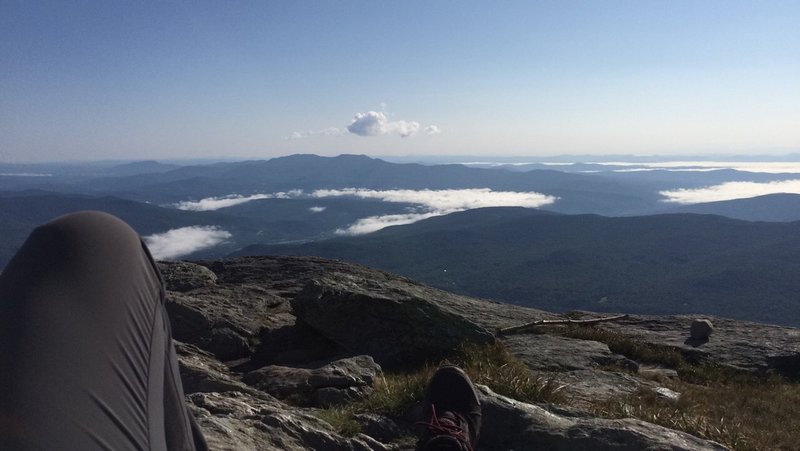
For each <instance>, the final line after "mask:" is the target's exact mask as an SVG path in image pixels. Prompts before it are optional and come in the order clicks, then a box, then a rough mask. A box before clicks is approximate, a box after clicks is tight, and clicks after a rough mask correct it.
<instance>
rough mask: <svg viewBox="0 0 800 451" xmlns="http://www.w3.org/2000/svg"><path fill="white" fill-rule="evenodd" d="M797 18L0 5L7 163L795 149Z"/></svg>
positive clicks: (717, 12)
mask: <svg viewBox="0 0 800 451" xmlns="http://www.w3.org/2000/svg"><path fill="white" fill-rule="evenodd" d="M798 23H800V2H797V1H784V2H780V1H752V2H740V1H730V0H726V1H714V0H704V1H594V2H592V1H580V2H578V1H548V2H541V1H519V2H516V1H503V2H488V1H487V2H470V1H435V2H429V1H427V2H416V1H404V2H391V3H390V2H375V1H349V2H323V1H319V2H310V1H271V2H261V1H258V2H256V1H253V2H243V1H229V2H219V1H208V2H194V1H193V2H121V1H97V2H91V1H76V2H63V1H53V2H37V1H26V0H23V1H13V0H0V62H2V66H1V67H2V70H1V71H0V161H23V160H24V161H31V160H74V159H79V160H81V159H128V158H184V157H191V158H216V157H249V158H254V157H255V158H270V157H273V156H277V155H285V154H290V153H300V152H304V153H305V152H308V153H317V154H321V155H335V154H339V153H366V154H370V155H376V156H381V155H395V156H397V155H456V154H460V155H486V156H500V155H520V156H544V155H557V154H565V153H571V154H603V153H606V154H607V153H632V154H664V155H671V154H699V153H717V154H731V153H751V154H759V153H769V154H780V153H788V152H797V151H800V26H798ZM356 118H358V119H357V120H356ZM403 136H405V137H403Z"/></svg>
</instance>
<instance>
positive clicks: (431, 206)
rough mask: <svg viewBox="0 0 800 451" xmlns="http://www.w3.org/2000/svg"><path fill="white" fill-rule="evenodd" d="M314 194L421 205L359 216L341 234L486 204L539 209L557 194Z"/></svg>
mask: <svg viewBox="0 0 800 451" xmlns="http://www.w3.org/2000/svg"><path fill="white" fill-rule="evenodd" d="M311 195H312V196H313V197H318V198H324V197H343V196H352V197H359V198H362V199H378V200H381V201H384V202H399V203H410V204H417V205H420V206H421V211H415V212H409V213H407V214H400V215H397V214H395V215H382V216H370V217H367V218H363V219H359V220H358V221H357V222H355V223H354V224H352V225H350V226H349V227H347V228H345V229H339V230H337V231H336V233H338V234H340V235H361V234H364V233H370V232H375V231H377V230H380V229H382V228H384V227H389V226H393V225H403V224H411V223H413V222H417V221H420V220H422V219H427V218H431V217H433V216H442V215H446V214H450V213H455V212H458V211H464V210H470V209H473V208H484V207H526V208H538V207H541V206H544V205H548V204H552V203H553V202H555V201H556V197H554V196H548V195H546V194H542V193H536V192H516V191H492V190H491V189H489V188H475V189H447V190H428V189H425V190H383V191H379V190H369V189H361V188H345V189H331V190H317V191H314V192H313V193H312V194H311Z"/></svg>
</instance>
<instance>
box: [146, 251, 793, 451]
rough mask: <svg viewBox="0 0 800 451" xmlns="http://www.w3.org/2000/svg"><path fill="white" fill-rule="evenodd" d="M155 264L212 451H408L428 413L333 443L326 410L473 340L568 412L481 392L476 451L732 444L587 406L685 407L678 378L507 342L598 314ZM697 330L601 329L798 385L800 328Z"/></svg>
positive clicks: (255, 271)
mask: <svg viewBox="0 0 800 451" xmlns="http://www.w3.org/2000/svg"><path fill="white" fill-rule="evenodd" d="M160 269H161V272H162V274H163V276H164V280H165V282H166V285H167V300H166V302H167V304H166V305H167V309H168V312H169V315H170V319H171V322H172V330H173V335H174V338H175V340H176V348H177V352H178V358H179V361H180V366H181V375H182V378H183V384H184V389H185V391H186V398H187V403H188V404H189V406H190V408H191V410H192V411H193V412H194V414H195V416H196V417H197V420H198V423H199V425H200V427H201V428H202V429H203V431H204V433H205V436H206V438H207V440H208V442H209V445H210V446H211V448H212V449H218V450H251V449H252V450H256V449H258V450H264V449H281V450H295V449H296V450H305V449H313V450H392V449H413V440H410V439H409V437H410V436H413V434H414V430H413V422H414V421H416V420H419V419H420V418H415V416H416V415H418V411H419V406H415V407H411V408H409V410H408V411H407V412H400V413H398V414H396V415H381V414H379V413H370V412H365V413H360V414H358V415H356V421H357V422H358V424H359V426H358V429H357V430H356V431H352V433H340V432H338V430H337V429H336V428H334V427H333V426H332V425H331V424H329V423H328V422H326V421H324V420H323V419H322V418H324V416H322V415H319V412H320V411H321V409H325V408H329V407H331V406H346V405H348V403H353V402H358V401H359V400H363V399H366V398H368V397H370V396H371V395H372V393H373V391H374V390H375V385H376V382H377V381H379V380H380V379H381V378H382V377H383V374H384V372H388V371H401V370H407V369H409V368H415V367H421V366H423V365H425V364H430V363H433V364H435V363H436V362H439V361H441V359H443V358H446V357H447V356H448V355H449V353H451V352H453V350H454V349H456V348H458V347H459V346H462V345H464V344H466V343H474V344H482V343H495V342H497V341H499V342H501V343H502V345H503V346H504V348H505V349H507V350H508V351H509V352H510V354H511V355H513V356H514V357H515V358H517V359H518V360H519V361H520V362H522V363H523V364H524V365H525V366H527V367H528V368H529V369H530V370H531V371H533V372H534V373H536V374H542V375H546V376H547V377H549V378H551V380H552V381H554V383H556V384H558V386H559V389H561V390H562V392H563V395H564V396H565V397H567V398H568V399H569V400H570V402H569V403H568V404H569V405H560V404H553V403H546V404H531V403H525V402H521V401H519V400H515V399H512V398H509V397H507V396H502V395H500V394H497V393H495V392H494V391H492V389H490V388H489V387H488V386H485V385H479V392H480V396H481V402H482V405H483V428H482V430H481V440H480V443H479V448H478V449H480V450H509V449H514V450H526V449H531V450H533V449H537V450H538V449H554V450H640V449H647V450H722V449H726V448H725V447H724V446H722V445H720V444H718V443H715V442H712V441H708V440H704V439H701V438H698V437H695V436H693V435H690V434H688V433H685V432H679V431H676V430H672V429H669V428H666V427H662V426H658V425H655V424H651V423H647V422H645V421H641V420H636V419H632V418H616V419H614V418H601V417H599V416H597V415H596V414H594V413H592V411H591V409H589V408H588V406H589V405H591V403H593V402H597V401H598V400H602V399H611V398H613V397H615V396H620V395H626V394H633V393H641V392H643V391H644V392H651V393H653V394H656V395H657V396H660V397H664V398H667V399H677V398H678V397H680V393H676V392H674V391H672V390H670V389H669V388H666V387H664V386H663V385H662V383H661V382H659V381H663V380H668V379H670V378H675V377H678V375H677V372H676V371H675V369H674V368H669V367H667V366H664V365H652V364H650V363H647V362H642V361H637V360H636V359H635V358H632V357H630V356H628V357H626V356H623V355H620V354H617V353H614V352H612V350H611V348H609V345H608V344H606V343H603V342H601V341H599V340H591V339H586V338H585V337H584V338H580V337H575V336H567V335H568V334H564V333H561V332H558V331H555V332H548V331H550V330H551V329H549V328H536V327H533V329H541V330H536V331H535V332H536V333H532V332H531V331H528V332H525V333H515V334H509V335H505V334H499V333H498V331H500V330H501V329H503V328H508V327H511V326H518V325H521V324H525V323H534V322H539V324H542V321H543V320H548V321H551V322H552V321H555V324H559V323H560V322H567V323H568V322H569V320H570V319H572V318H575V317H576V316H580V317H581V318H582V320H585V319H590V320H591V319H592V318H598V317H599V316H600V315H594V314H591V313H588V312H581V313H580V314H577V313H572V314H569V315H557V314H553V313H548V312H545V311H540V310H535V309H531V308H524V307H518V306H514V305H508V304H501V303H497V302H492V301H487V300H481V299H474V298H469V297H464V296H459V295H455V294H451V293H448V292H444V291H440V290H437V289H433V288H430V287H427V286H425V285H422V284H420V283H417V282H415V281H413V280H409V279H405V278H402V277H398V276H395V275H392V274H389V273H386V272H382V271H378V270H374V269H370V268H366V267H362V266H357V265H352V264H347V263H343V262H340V261H330V260H324V259H319V258H310V257H242V258H236V259H231V260H225V261H198V262H161V263H160ZM697 320H698V318H697V317H693V316H626V317H623V318H619V319H618V320H615V321H608V322H602V323H597V324H596V325H594V326H592V327H593V328H598V329H600V330H602V331H604V333H610V334H625V335H626V336H635V337H637V340H640V341H641V342H642V343H643V344H646V345H650V346H652V347H658V348H659V349H668V350H672V351H675V352H677V353H679V354H680V355H683V356H686V357H687V358H688V359H691V360H694V361H703V362H713V363H714V364H715V365H717V366H719V367H721V368H727V369H730V370H731V371H736V372H740V373H745V374H766V373H777V374H781V375H786V376H790V377H797V376H798V375H800V331H799V330H797V329H792V328H786V327H777V326H769V325H764V324H758V323H749V322H742V321H732V320H726V319H723V318H713V317H703V318H702V320H703V321H704V322H707V323H708V324H707V326H708V327H705V326H704V329H703V331H704V332H703V334H699V333H698V332H697V328H698V327H699V326H697V325H695V326H693V324H695V322H696V321H697ZM551 324H552V323H551ZM712 324H713V326H711V325H712ZM693 327H694V329H693ZM693 337H694V338H693Z"/></svg>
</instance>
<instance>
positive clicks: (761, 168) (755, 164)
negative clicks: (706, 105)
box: [595, 161, 800, 174]
mask: <svg viewBox="0 0 800 451" xmlns="http://www.w3.org/2000/svg"><path fill="white" fill-rule="evenodd" d="M595 164H600V165H605V166H633V167H634V168H631V169H617V170H616V172H633V171H646V170H667V171H716V170H720V169H735V170H737V171H746V172H763V173H769V174H783V173H790V174H792V173H800V162H792V161H664V162H654V163H647V162H645V163H633V162H624V161H619V162H602V163H595Z"/></svg>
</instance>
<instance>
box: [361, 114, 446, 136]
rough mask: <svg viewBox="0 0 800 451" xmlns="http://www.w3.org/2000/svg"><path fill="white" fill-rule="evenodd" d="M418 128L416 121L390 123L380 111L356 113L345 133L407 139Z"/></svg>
mask: <svg viewBox="0 0 800 451" xmlns="http://www.w3.org/2000/svg"><path fill="white" fill-rule="evenodd" d="M419 128H420V125H419V122H417V121H390V120H389V118H388V117H386V113H384V112H382V111H367V112H366V113H357V114H356V116H355V117H354V118H353V121H352V122H351V123H350V125H348V126H347V131H349V132H350V133H353V134H354V135H358V136H379V135H399V136H400V137H401V138H407V137H409V136H411V135H413V134H415V133H417V132H418V131H419ZM437 129H438V128H437Z"/></svg>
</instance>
